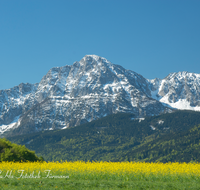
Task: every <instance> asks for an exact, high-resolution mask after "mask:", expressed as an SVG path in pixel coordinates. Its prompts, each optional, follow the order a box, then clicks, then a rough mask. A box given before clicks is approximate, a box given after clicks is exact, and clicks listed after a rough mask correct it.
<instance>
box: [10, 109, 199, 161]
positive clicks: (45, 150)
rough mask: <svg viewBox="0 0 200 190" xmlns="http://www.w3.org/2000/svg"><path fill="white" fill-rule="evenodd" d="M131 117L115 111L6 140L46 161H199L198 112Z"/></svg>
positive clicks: (176, 112) (131, 115)
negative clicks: (76, 123)
mask: <svg viewBox="0 0 200 190" xmlns="http://www.w3.org/2000/svg"><path fill="white" fill-rule="evenodd" d="M133 117H134V115H133V114H128V113H118V114H113V115H109V116H106V117H104V118H101V119H98V120H95V121H92V122H90V123H87V124H83V125H80V126H77V127H72V128H68V129H64V130H55V131H43V132H40V133H32V134H29V135H22V136H15V137H9V140H11V141H12V142H15V143H18V144H22V145H26V146H27V147H28V148H29V149H32V150H35V151H36V153H37V154H38V155H40V156H43V157H44V159H45V160H47V161H52V160H54V161H60V160H61V159H62V160H85V161H88V160H91V161H92V160H99V161H100V160H105V161H109V160H110V161H126V160H129V161H162V162H167V161H180V162H184V161H185V162H189V161H191V158H193V160H196V161H200V159H199V158H200V153H199V152H198V147H199V143H200V141H199V133H200V130H199V129H200V128H199V126H200V112H193V111H175V112H174V113H168V114H162V115H159V116H152V117H148V118H146V119H145V120H139V119H133ZM195 126H196V127H195ZM197 126H198V127H197ZM190 148H191V149H190Z"/></svg>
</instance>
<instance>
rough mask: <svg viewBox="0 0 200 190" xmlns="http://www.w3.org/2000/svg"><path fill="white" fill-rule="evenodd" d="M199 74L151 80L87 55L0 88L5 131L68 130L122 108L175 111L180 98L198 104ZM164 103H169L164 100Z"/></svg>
mask: <svg viewBox="0 0 200 190" xmlns="http://www.w3.org/2000/svg"><path fill="white" fill-rule="evenodd" d="M199 81H200V76H199V75H198V74H192V73H184V72H183V73H174V74H170V75H169V76H167V77H166V78H165V79H163V80H161V79H154V80H147V79H145V78H144V77H143V76H141V75H139V74H137V73H135V72H133V71H130V70H126V69H124V68H123V67H121V66H119V65H114V64H112V63H111V62H109V61H108V60H107V59H105V58H102V57H99V56H96V55H86V56H85V57H84V58H83V59H81V60H80V61H79V62H75V63H74V64H73V65H71V66H64V67H56V68H52V69H51V70H50V71H49V72H48V73H47V74H46V75H45V76H44V77H43V78H42V80H41V81H40V83H38V84H20V85H19V86H17V87H14V88H12V89H8V90H1V91H0V133H1V134H3V135H5V134H6V133H10V134H15V135H17V134H22V133H31V132H35V131H41V130H51V129H63V128H67V127H72V126H76V125H79V124H82V123H86V122H89V121H92V120H95V119H98V118H101V117H104V116H106V115H109V114H112V113H117V112H129V113H134V114H135V117H136V118H137V117H138V118H139V117H144V116H151V115H158V114H160V113H165V112H169V111H171V108H170V107H169V106H166V104H168V105H170V106H171V107H176V106H174V104H176V102H178V101H183V100H184V101H187V102H188V103H189V105H190V106H191V108H194V109H197V107H198V106H200V105H199V100H200V99H199V88H200V83H199ZM164 103H165V104H164Z"/></svg>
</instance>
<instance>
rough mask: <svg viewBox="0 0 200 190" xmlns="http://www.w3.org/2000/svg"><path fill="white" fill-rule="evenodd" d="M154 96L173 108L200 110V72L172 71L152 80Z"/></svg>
mask: <svg viewBox="0 0 200 190" xmlns="http://www.w3.org/2000/svg"><path fill="white" fill-rule="evenodd" d="M150 83H151V87H150V88H151V91H152V97H153V98H154V99H157V100H159V101H160V102H163V103H166V104H168V105H170V106H171V107H173V108H177V109H188V110H195V111H200V74H195V73H189V72H178V73H170V74H169V75H168V76H167V77H165V78H164V79H162V80H161V79H157V78H156V79H154V80H150Z"/></svg>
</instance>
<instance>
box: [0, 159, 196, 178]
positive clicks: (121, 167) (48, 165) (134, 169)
mask: <svg viewBox="0 0 200 190" xmlns="http://www.w3.org/2000/svg"><path fill="white" fill-rule="evenodd" d="M22 170H23V171H24V172H26V173H32V172H33V171H34V172H35V173H38V172H45V171H46V172H47V171H51V172H52V173H56V174H60V175H61V174H70V173H76V172H78V173H91V174H100V173H101V174H102V173H103V174H120V175H123V174H145V175H149V174H162V175H174V174H178V175H181V174H184V175H185V174H187V175H194V176H199V175H200V164H199V163H178V162H176V163H165V164H164V163H145V162H83V161H75V162H22V163H19V162H1V163H0V172H1V174H2V173H5V172H7V171H12V173H13V174H17V173H20V172H19V171H22ZM1 174H0V175H1Z"/></svg>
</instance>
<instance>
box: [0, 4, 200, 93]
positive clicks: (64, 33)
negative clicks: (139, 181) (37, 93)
mask: <svg viewBox="0 0 200 190" xmlns="http://www.w3.org/2000/svg"><path fill="white" fill-rule="evenodd" d="M87 54H96V55H99V56H102V57H105V58H107V59H108V60H109V61H111V62H112V63H114V64H118V65H121V66H123V67H124V68H126V69H130V70H133V71H135V72H137V73H139V74H141V75H143V76H144V77H145V78H148V79H153V78H156V77H158V78H164V77H166V76H167V75H168V74H169V73H171V72H178V71H189V72H195V73H200V0H0V89H8V88H11V87H14V86H16V85H18V84H20V83H22V82H23V83H27V82H29V83H37V82H40V80H41V78H42V77H43V76H44V75H45V74H46V73H47V72H48V70H49V69H51V68H52V67H57V66H64V65H72V64H73V63H74V62H75V61H79V60H80V59H81V58H82V57H84V56H85V55H87Z"/></svg>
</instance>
